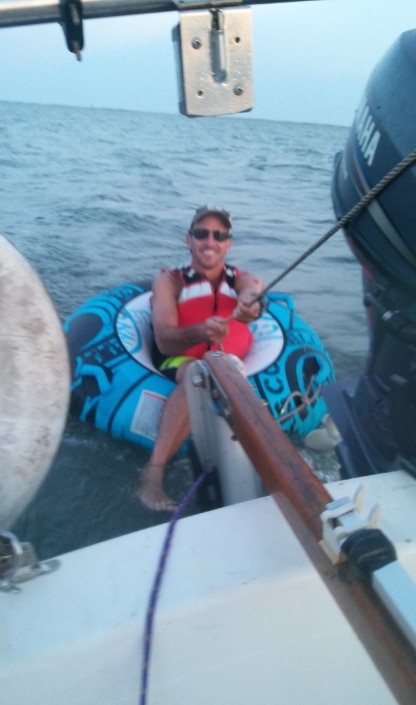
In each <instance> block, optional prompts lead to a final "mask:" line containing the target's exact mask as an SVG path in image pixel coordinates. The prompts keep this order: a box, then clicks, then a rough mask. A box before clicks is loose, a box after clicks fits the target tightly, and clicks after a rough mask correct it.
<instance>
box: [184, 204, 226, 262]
mask: <svg viewBox="0 0 416 705" xmlns="http://www.w3.org/2000/svg"><path fill="white" fill-rule="evenodd" d="M192 230H193V231H195V230H209V234H208V237H206V238H204V239H201V240H198V239H197V238H196V237H194V236H193V235H190V234H189V233H188V235H187V236H186V244H187V245H188V247H189V249H190V251H191V254H192V263H193V265H194V266H197V267H200V268H202V269H207V270H210V269H215V268H216V267H218V266H219V265H222V264H223V263H224V259H225V256H226V254H227V252H228V250H229V249H230V247H231V239H230V238H228V239H227V240H224V242H219V241H218V240H216V239H215V237H214V231H218V232H220V233H228V232H229V228H228V227H227V226H226V225H225V223H224V222H223V221H222V220H221V218H219V217H218V216H216V215H204V216H203V217H202V218H201V219H200V220H198V222H197V223H195V224H194V226H193V228H192Z"/></svg>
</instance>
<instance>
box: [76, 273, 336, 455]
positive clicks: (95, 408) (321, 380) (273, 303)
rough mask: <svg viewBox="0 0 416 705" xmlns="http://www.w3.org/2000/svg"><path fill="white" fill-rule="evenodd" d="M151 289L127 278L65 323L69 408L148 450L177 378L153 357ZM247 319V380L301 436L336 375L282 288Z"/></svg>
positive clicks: (315, 420) (322, 407)
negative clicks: (161, 369) (261, 310)
mask: <svg viewBox="0 0 416 705" xmlns="http://www.w3.org/2000/svg"><path fill="white" fill-rule="evenodd" d="M150 296H151V293H150V291H146V290H145V289H144V288H142V287H141V286H139V285H136V284H125V285H122V286H119V287H116V288H114V289H110V290H108V291H104V292H103V293H102V294H99V295H98V296H95V297H94V298H92V299H91V300H90V301H87V302H86V303H85V304H83V305H82V306H81V307H80V308H79V309H78V310H77V311H75V312H74V313H73V314H72V315H71V316H69V318H68V319H67V320H66V322H65V324H64V331H65V334H66V338H67V342H68V348H69V353H70V359H71V366H72V386H71V406H70V411H71V413H72V414H73V415H74V416H76V417H77V418H79V419H80V420H81V421H84V422H86V423H91V424H92V425H93V426H95V428H97V429H99V430H101V431H105V432H107V433H109V434H110V435H112V436H114V437H116V438H120V439H124V440H127V441H131V442H133V443H138V444H139V445H142V446H144V447H145V448H152V447H153V445H154V441H155V438H156V434H157V430H158V427H159V421H160V416H161V413H162V409H163V405H164V403H165V401H166V398H167V397H168V396H169V394H170V393H171V391H172V389H173V388H174V383H173V382H171V381H170V380H169V379H167V378H166V377H164V376H163V375H162V374H161V373H160V372H159V371H158V370H157V369H156V368H155V366H154V364H153V362H152V348H153V336H152V327H151V309H150ZM266 301H267V310H266V311H265V312H264V313H263V315H262V316H261V318H259V319H258V320H257V321H255V322H254V323H252V324H251V325H250V327H251V329H252V331H253V335H254V343H253V346H252V348H251V350H250V352H249V354H248V355H247V356H246V357H245V359H244V365H245V368H246V373H247V377H248V380H249V382H250V383H251V385H252V387H253V389H254V391H255V393H256V394H257V396H258V397H260V398H261V399H263V400H264V401H265V403H266V404H267V406H268V407H269V409H270V412H271V414H272V416H273V417H274V418H275V419H276V421H277V422H279V424H280V426H281V428H282V429H283V431H285V432H286V433H287V434H297V435H300V436H304V435H306V434H307V433H309V432H310V431H312V430H314V429H315V428H317V426H319V423H320V421H321V419H322V417H323V415H324V414H325V413H326V412H327V407H326V404H325V402H324V400H323V398H322V397H321V395H320V390H321V387H322V385H324V384H327V383H328V382H332V381H334V379H335V374H334V368H333V365H332V361H331V358H330V356H329V354H328V352H327V351H326V350H325V348H324V346H323V345H322V342H321V341H320V339H319V337H318V336H317V334H316V333H315V332H314V331H313V330H312V329H311V328H310V326H308V325H307V324H306V323H305V322H304V321H303V320H302V319H301V318H300V317H299V316H298V315H297V314H296V313H295V308H294V303H293V300H292V298H291V297H290V296H288V295H287V294H280V293H279V294H278V293H271V294H269V295H268V297H267V299H266Z"/></svg>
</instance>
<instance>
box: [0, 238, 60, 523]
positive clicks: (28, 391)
mask: <svg viewBox="0 0 416 705" xmlns="http://www.w3.org/2000/svg"><path fill="white" fill-rule="evenodd" d="M69 389H70V374H69V361H68V353H67V348H66V341H65V337H64V334H63V331H62V327H61V323H60V321H59V318H58V314H57V312H56V310H55V308H54V305H53V303H52V301H51V299H50V297H49V295H48V293H47V291H46V289H45V287H44V286H43V284H42V282H41V280H40V279H39V277H38V275H37V274H36V273H35V271H34V270H33V269H32V267H31V266H30V265H29V263H28V262H27V261H26V260H25V258H24V257H23V256H22V255H21V254H20V253H19V252H18V251H17V250H16V249H15V248H14V247H13V245H12V244H11V243H10V242H9V241H8V240H7V239H6V238H5V237H3V236H1V235H0V529H7V528H9V527H10V525H11V524H12V523H13V521H14V520H15V519H17V517H18V516H19V514H20V513H21V512H22V511H23V509H24V508H25V507H26V505H27V504H28V503H29V502H30V500H31V499H32V497H33V495H34V494H35V492H36V490H37V488H38V487H39V485H40V483H41V482H42V480H43V479H44V477H45V475H46V473H47V472H48V470H49V468H50V466H51V464H52V461H53V459H54V456H55V453H56V451H57V449H58V446H59V443H60V440H61V438H62V434H63V430H64V426H65V421H66V416H67V411H68V403H69Z"/></svg>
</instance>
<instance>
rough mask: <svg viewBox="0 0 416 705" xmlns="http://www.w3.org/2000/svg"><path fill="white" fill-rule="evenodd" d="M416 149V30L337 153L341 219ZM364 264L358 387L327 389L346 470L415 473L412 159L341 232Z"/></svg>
mask: <svg viewBox="0 0 416 705" xmlns="http://www.w3.org/2000/svg"><path fill="white" fill-rule="evenodd" d="M415 149H416V30H412V31H409V32H406V33H404V34H402V35H401V36H400V37H399V39H398V40H397V41H396V42H395V44H394V45H393V46H392V47H391V49H390V50H389V51H388V52H387V54H386V55H385V56H384V58H383V59H382V60H381V61H380V63H379V64H378V65H377V66H376V68H375V70H374V71H373V73H372V75H371V76H370V80H369V82H368V85H367V88H366V91H365V94H364V97H363V100H362V102H361V104H360V106H359V108H358V110H357V112H356V116H355V120H354V123H353V125H352V128H351V131H350V134H349V137H348V141H347V144H346V147H345V149H344V151H343V153H341V154H337V155H336V158H335V167H334V175H333V181H332V199H333V204H334V210H335V213H336V216H337V218H341V217H343V216H345V214H346V213H348V211H349V210H350V209H351V208H352V207H353V206H354V205H355V204H356V203H358V202H359V201H360V200H361V198H362V197H363V196H364V195H365V194H366V193H368V191H370V189H371V188H373V187H374V186H375V185H376V184H377V183H378V182H379V181H380V180H381V179H382V178H383V177H384V176H385V175H386V174H387V173H388V172H389V171H390V170H391V169H392V168H393V167H394V166H395V165H396V164H398V163H399V162H400V161H401V160H402V159H403V158H404V157H406V156H407V155H408V154H410V153H411V152H413V151H414V150H415ZM344 232H345V235H346V238H347V241H348V244H349V245H350V247H351V249H352V251H353V252H354V254H355V256H356V257H357V259H358V260H359V262H360V263H361V265H362V269H363V289H364V304H365V306H366V307H367V314H368V325H369V332H370V346H369V355H368V360H367V364H366V369H365V371H364V373H363V374H362V376H361V377H360V378H359V380H358V382H357V383H356V384H350V385H348V384H344V385H343V386H342V383H341V385H338V388H336V386H335V385H331V387H332V389H331V388H328V394H327V395H325V396H326V399H327V402H328V405H329V408H330V411H331V414H332V416H333V418H334V420H335V423H336V424H337V426H338V429H339V431H340V433H341V435H342V438H343V440H342V442H341V443H340V444H339V445H338V447H337V452H338V456H339V459H340V462H341V466H342V470H341V472H342V474H343V476H344V477H354V476H357V475H364V474H365V475H367V474H370V473H378V472H385V471H389V470H395V469H399V468H401V469H406V470H408V471H410V472H412V473H413V474H416V166H411V167H409V168H407V169H406V170H405V171H403V172H402V173H401V174H400V175H399V176H398V177H397V178H396V179H395V180H394V181H393V182H391V183H390V184H389V185H387V186H386V187H385V188H384V190H383V191H382V192H381V193H380V194H379V195H378V197H377V198H376V199H375V200H373V201H372V202H371V203H370V205H369V206H367V207H366V208H365V209H364V210H363V211H361V213H360V214H359V215H358V216H356V217H355V218H354V219H353V220H351V221H350V222H348V223H347V225H346V226H345V229H344Z"/></svg>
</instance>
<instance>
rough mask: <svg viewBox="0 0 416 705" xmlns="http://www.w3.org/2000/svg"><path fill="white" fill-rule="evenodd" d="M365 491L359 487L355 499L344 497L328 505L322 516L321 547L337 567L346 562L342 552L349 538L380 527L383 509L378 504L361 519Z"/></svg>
mask: <svg viewBox="0 0 416 705" xmlns="http://www.w3.org/2000/svg"><path fill="white" fill-rule="evenodd" d="M364 494H365V489H364V487H363V486H360V487H358V489H357V490H356V492H355V494H354V497H353V499H352V500H351V499H350V498H349V497H342V498H341V499H336V500H334V501H333V502H329V503H328V504H327V505H326V509H325V511H324V512H322V514H321V521H322V541H320V545H321V547H322V549H323V550H324V551H325V553H326V554H327V556H328V558H329V559H330V561H331V562H332V563H333V564H334V565H336V564H337V563H342V562H344V561H345V560H346V556H345V555H344V553H343V552H342V543H343V542H344V541H345V539H346V538H347V536H349V535H350V534H352V533H353V532H354V531H357V529H368V528H372V529H375V528H376V527H377V526H378V522H379V518H380V513H381V508H380V507H379V506H378V505H377V504H376V505H375V506H374V507H373V508H372V509H371V511H370V512H369V514H368V516H367V517H360V515H359V513H358V512H360V511H361V509H362V507H363V502H364Z"/></svg>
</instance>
